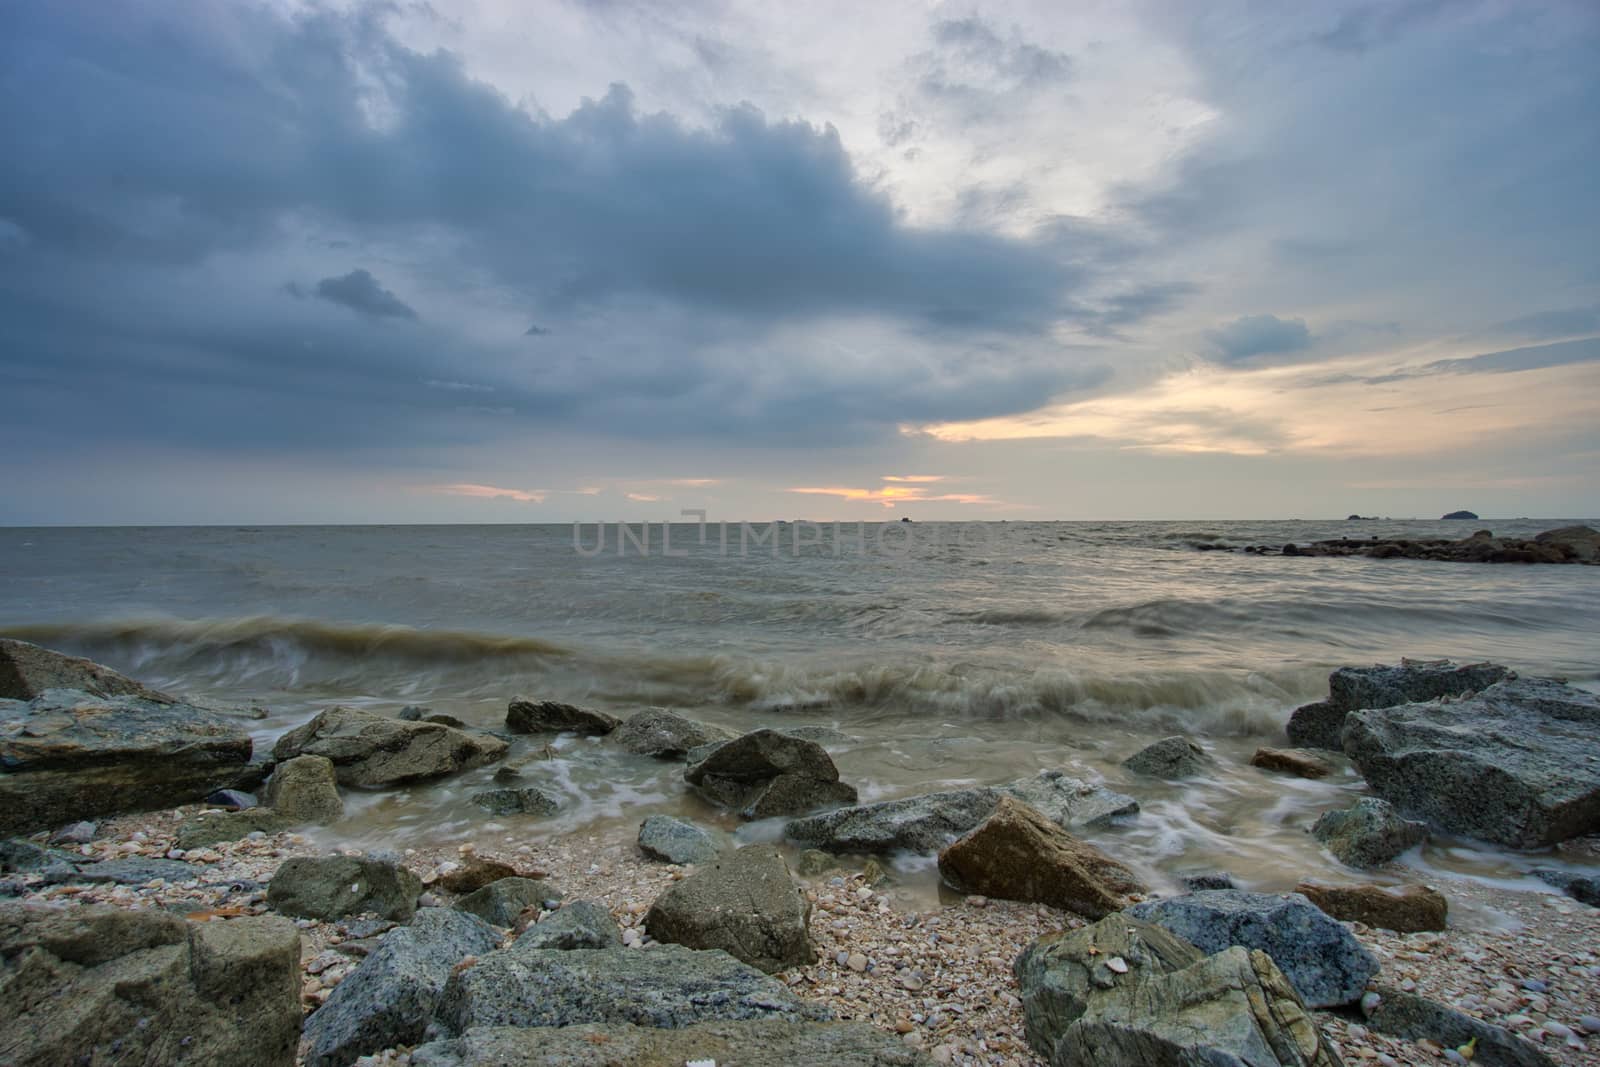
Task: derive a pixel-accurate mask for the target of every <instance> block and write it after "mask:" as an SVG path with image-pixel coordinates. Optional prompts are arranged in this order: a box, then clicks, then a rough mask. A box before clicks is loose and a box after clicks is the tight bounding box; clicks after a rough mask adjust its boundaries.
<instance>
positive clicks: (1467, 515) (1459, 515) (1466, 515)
mask: <svg viewBox="0 0 1600 1067" xmlns="http://www.w3.org/2000/svg"><path fill="white" fill-rule="evenodd" d="M1477 517H1478V516H1477V515H1476V514H1474V513H1473V512H1470V511H1452V512H1451V513H1450V514H1448V515H1441V516H1439V520H1440V521H1441V522H1443V521H1444V520H1446V519H1476V518H1477Z"/></svg>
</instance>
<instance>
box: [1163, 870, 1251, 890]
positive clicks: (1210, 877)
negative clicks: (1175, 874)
mask: <svg viewBox="0 0 1600 1067" xmlns="http://www.w3.org/2000/svg"><path fill="white" fill-rule="evenodd" d="M1178 881H1179V882H1181V883H1182V884H1183V888H1185V889H1187V890H1188V891H1189V892H1191V893H1198V892H1201V891H1203V890H1206V889H1237V888H1238V887H1237V886H1235V885H1234V884H1233V875H1231V874H1229V873H1228V872H1227V871H1200V872H1198V873H1196V874H1186V875H1183V876H1182V877H1181V878H1179V879H1178Z"/></svg>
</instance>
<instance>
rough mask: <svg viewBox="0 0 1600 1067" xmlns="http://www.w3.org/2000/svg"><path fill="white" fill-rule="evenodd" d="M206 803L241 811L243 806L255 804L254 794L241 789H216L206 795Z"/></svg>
mask: <svg viewBox="0 0 1600 1067" xmlns="http://www.w3.org/2000/svg"><path fill="white" fill-rule="evenodd" d="M206 803H207V804H213V805H215V806H216V807H219V808H232V809H233V810H234V811H242V810H244V809H245V808H253V807H255V806H256V795H255V794H254V793H246V792H244V791H243V790H241V789H218V790H216V791H215V792H213V793H212V794H211V795H209V796H207V797H206Z"/></svg>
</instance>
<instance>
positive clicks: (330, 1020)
mask: <svg viewBox="0 0 1600 1067" xmlns="http://www.w3.org/2000/svg"><path fill="white" fill-rule="evenodd" d="M499 944H500V935H499V934H498V933H496V932H495V931H494V930H493V929H491V928H490V927H489V926H488V925H487V924H485V923H483V922H480V921H479V920H478V919H475V918H473V917H472V916H471V915H467V914H464V913H462V912H460V911H454V910H451V909H446V908H423V909H422V910H421V911H419V912H417V915H416V918H415V919H413V920H412V921H411V924H410V925H409V926H402V927H399V928H397V929H394V930H391V931H390V932H389V933H388V934H387V935H385V937H384V938H383V940H382V942H380V943H379V945H378V947H377V949H376V950H374V951H373V952H372V953H371V954H369V955H368V956H367V957H366V958H365V959H363V960H362V961H361V963H360V965H359V966H357V967H356V969H355V970H353V971H351V972H350V973H349V974H348V975H346V976H345V979H344V981H342V982H340V983H339V984H338V985H337V986H335V987H334V989H333V992H332V993H331V994H330V995H329V996H328V999H327V1001H326V1002H325V1003H324V1004H323V1005H322V1007H320V1008H318V1009H317V1010H316V1011H315V1012H313V1013H312V1015H311V1018H309V1019H307V1020H306V1040H307V1041H308V1042H309V1044H310V1051H309V1054H308V1055H307V1057H306V1063H307V1064H309V1065H311V1067H345V1065H346V1064H350V1063H354V1062H355V1061H356V1059H357V1058H359V1057H361V1056H364V1055H367V1054H368V1053H372V1052H380V1051H382V1050H383V1049H386V1048H393V1047H395V1046H397V1045H413V1044H416V1043H417V1042H418V1041H420V1040H422V1036H423V1033H424V1031H425V1030H426V1029H427V1026H428V1022H429V1020H430V1019H431V1018H432V1017H433V1012H434V1009H435V1008H436V1007H438V1004H439V997H440V996H441V995H442V994H443V992H444V987H445V983H446V982H447V981H448V980H449V978H450V972H451V970H452V969H453V968H454V967H455V966H456V965H457V964H459V963H461V962H462V961H463V960H466V959H468V958H470V957H475V956H485V955H487V954H489V953H491V952H493V951H495V950H496V949H497V948H498V947H499Z"/></svg>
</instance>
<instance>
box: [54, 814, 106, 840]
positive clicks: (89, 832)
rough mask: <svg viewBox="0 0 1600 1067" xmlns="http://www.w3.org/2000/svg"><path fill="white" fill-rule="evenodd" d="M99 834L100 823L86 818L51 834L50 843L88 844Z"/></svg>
mask: <svg viewBox="0 0 1600 1067" xmlns="http://www.w3.org/2000/svg"><path fill="white" fill-rule="evenodd" d="M99 834H100V826H99V824H97V823H93V822H90V821H89V820H87V819H84V820H82V821H80V822H75V823H72V824H71V825H69V826H63V827H62V828H61V829H59V830H57V831H56V832H55V833H53V834H51V835H50V843H51V844H53V845H87V844H88V843H89V842H91V841H93V840H94V839H95V838H96V837H97V836H99Z"/></svg>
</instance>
